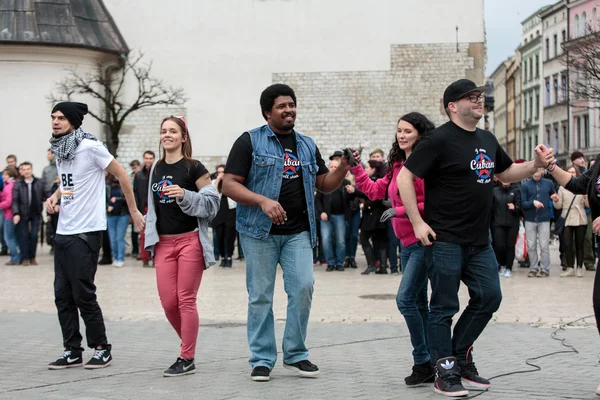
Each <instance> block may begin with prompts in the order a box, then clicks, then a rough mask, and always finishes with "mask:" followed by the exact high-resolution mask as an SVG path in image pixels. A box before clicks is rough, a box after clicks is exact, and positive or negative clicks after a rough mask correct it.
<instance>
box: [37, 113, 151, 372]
mask: <svg viewBox="0 0 600 400" xmlns="http://www.w3.org/2000/svg"><path fill="white" fill-rule="evenodd" d="M85 114H87V105H86V104H83V103H73V102H64V103H59V104H57V105H55V106H54V108H53V109H52V115H51V116H52V138H51V139H50V143H51V145H52V146H51V150H52V152H53V153H54V155H55V156H56V165H57V169H58V176H59V180H60V186H59V188H58V190H57V191H56V192H55V193H54V194H53V195H52V196H50V198H49V199H48V200H47V201H46V210H47V211H48V213H50V214H53V213H54V212H56V211H58V207H60V213H59V218H58V227H57V230H56V235H55V238H54V296H55V303H56V308H57V310H58V320H59V322H60V326H61V329H62V335H63V346H64V348H65V349H64V352H63V354H62V356H61V357H60V358H58V359H57V360H56V361H54V362H52V363H50V364H49V365H48V368H49V369H64V368H69V367H78V366H81V365H83V354H82V353H83V347H81V341H82V337H81V334H80V333H79V314H78V311H79V313H81V318H82V319H83V321H84V322H85V326H86V337H87V344H88V346H89V347H91V348H93V349H94V355H93V356H92V358H91V359H90V360H89V361H88V362H87V363H86V364H85V365H84V368H88V369H94V368H103V367H106V366H108V365H109V364H110V363H111V362H112V355H111V345H110V344H109V343H108V340H107V338H106V328H105V326H104V318H103V316H102V310H101V309H100V306H99V305H98V301H97V300H96V286H95V285H94V277H95V275H96V269H97V267H98V253H99V250H100V246H101V244H102V232H103V231H105V230H106V200H105V198H106V197H105V193H106V186H105V183H104V170H106V171H108V172H109V173H111V174H113V175H114V176H115V177H116V178H117V179H118V180H119V182H120V183H121V187H122V188H123V193H124V195H125V198H126V199H127V205H128V206H129V210H130V212H131V218H132V219H133V222H134V224H135V225H136V227H138V229H140V230H142V229H144V225H145V223H144V217H143V216H142V214H141V213H140V212H139V211H138V210H137V208H136V205H135V200H134V197H133V190H132V188H131V183H130V181H129V176H128V175H127V172H125V170H124V169H123V167H122V166H121V165H120V164H119V163H118V162H117V161H116V160H115V159H114V157H113V156H112V155H111V154H110V153H109V152H108V150H107V149H106V147H105V146H104V145H103V144H102V142H100V141H98V139H96V137H95V136H93V135H91V134H89V133H87V132H84V131H83V130H82V129H81V123H82V121H83V116H84V115H85ZM59 201H60V206H59Z"/></svg>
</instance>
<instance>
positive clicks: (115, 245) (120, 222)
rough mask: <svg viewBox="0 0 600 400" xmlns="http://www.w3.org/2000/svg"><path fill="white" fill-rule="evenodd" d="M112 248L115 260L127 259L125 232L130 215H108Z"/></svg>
mask: <svg viewBox="0 0 600 400" xmlns="http://www.w3.org/2000/svg"><path fill="white" fill-rule="evenodd" d="M106 223H107V225H108V237H109V238H110V249H111V250H112V254H113V259H114V261H118V262H123V261H125V232H126V231H127V226H128V225H129V215H119V216H114V215H109V216H107V217H106Z"/></svg>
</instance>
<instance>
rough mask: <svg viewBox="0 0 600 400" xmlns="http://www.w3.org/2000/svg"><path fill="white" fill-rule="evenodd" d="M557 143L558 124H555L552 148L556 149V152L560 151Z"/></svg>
mask: <svg viewBox="0 0 600 400" xmlns="http://www.w3.org/2000/svg"><path fill="white" fill-rule="evenodd" d="M548 143H550V142H548ZM559 144H560V143H559V141H558V124H555V125H554V148H555V149H556V150H555V151H556V152H557V153H560V150H559Z"/></svg>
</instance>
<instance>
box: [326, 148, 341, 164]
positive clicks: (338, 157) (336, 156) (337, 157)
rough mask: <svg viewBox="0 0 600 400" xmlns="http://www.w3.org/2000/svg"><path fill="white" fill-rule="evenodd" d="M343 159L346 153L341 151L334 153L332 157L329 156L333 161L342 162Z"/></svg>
mask: <svg viewBox="0 0 600 400" xmlns="http://www.w3.org/2000/svg"><path fill="white" fill-rule="evenodd" d="M342 157H344V153H343V152H342V151H341V150H336V151H334V152H333V154H332V155H330V156H329V159H330V160H331V161H337V162H340V161H341V160H342Z"/></svg>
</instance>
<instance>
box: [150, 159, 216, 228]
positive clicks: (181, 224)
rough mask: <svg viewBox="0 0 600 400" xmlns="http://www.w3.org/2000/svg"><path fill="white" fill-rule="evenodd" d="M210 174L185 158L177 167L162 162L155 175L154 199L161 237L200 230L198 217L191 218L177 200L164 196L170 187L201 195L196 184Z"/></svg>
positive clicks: (202, 167) (200, 164)
mask: <svg viewBox="0 0 600 400" xmlns="http://www.w3.org/2000/svg"><path fill="white" fill-rule="evenodd" d="M207 173H208V171H207V170H206V168H205V167H204V165H202V163H201V162H200V161H197V160H192V161H189V160H186V159H185V158H182V159H181V160H179V161H177V162H176V163H173V164H167V163H166V162H164V161H163V162H159V163H158V164H156V167H155V168H154V173H153V174H152V177H151V179H152V186H151V189H152V197H153V198H154V206H155V209H156V217H157V219H156V230H157V231H158V234H159V235H177V234H180V233H186V232H192V231H194V230H195V229H196V228H197V227H198V221H197V219H196V217H193V216H190V215H187V214H186V213H184V212H183V211H181V208H180V207H179V205H178V204H177V201H176V199H175V198H170V197H168V196H167V195H165V194H163V189H164V188H165V187H167V186H170V185H178V186H179V187H181V188H183V189H186V190H189V191H192V192H197V191H198V188H197V187H196V181H197V180H198V178H200V177H201V176H203V175H204V174H207Z"/></svg>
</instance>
